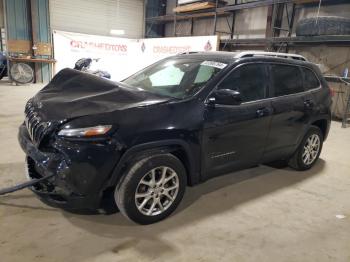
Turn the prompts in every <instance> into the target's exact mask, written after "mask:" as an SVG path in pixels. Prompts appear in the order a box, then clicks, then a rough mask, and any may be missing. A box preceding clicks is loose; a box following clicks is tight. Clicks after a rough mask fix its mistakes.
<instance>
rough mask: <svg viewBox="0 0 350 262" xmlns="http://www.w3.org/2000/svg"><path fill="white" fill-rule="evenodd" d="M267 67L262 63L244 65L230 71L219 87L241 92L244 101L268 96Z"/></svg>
mask: <svg viewBox="0 0 350 262" xmlns="http://www.w3.org/2000/svg"><path fill="white" fill-rule="evenodd" d="M265 83H266V81H265V67H264V65H262V64H255V65H253V64H251V65H244V66H241V67H239V68H237V69H235V70H234V71H233V72H232V73H230V74H229V75H228V76H227V77H226V78H225V79H224V80H223V81H222V82H221V83H220V85H219V87H218V88H219V89H232V90H235V91H238V92H240V94H241V97H242V102H249V101H254V100H259V99H263V98H266V85H265Z"/></svg>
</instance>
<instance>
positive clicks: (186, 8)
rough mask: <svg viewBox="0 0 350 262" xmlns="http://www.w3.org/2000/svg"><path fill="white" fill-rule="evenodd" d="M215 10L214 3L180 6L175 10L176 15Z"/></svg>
mask: <svg viewBox="0 0 350 262" xmlns="http://www.w3.org/2000/svg"><path fill="white" fill-rule="evenodd" d="M210 8H215V3H213V2H199V3H193V4H188V5H180V6H177V7H175V8H174V9H173V11H174V12H175V13H186V12H192V11H197V10H203V9H210Z"/></svg>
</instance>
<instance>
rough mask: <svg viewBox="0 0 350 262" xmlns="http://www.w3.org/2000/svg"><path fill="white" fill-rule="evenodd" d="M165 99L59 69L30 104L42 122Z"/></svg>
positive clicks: (147, 103) (72, 70)
mask: <svg viewBox="0 0 350 262" xmlns="http://www.w3.org/2000/svg"><path fill="white" fill-rule="evenodd" d="M169 99H170V98H167V97H163V96H157V95H155V94H151V93H148V92H144V91H139V90H136V89H130V88H129V87H127V86H125V85H124V84H122V83H119V82H112V81H109V80H106V79H102V78H99V77H97V76H94V75H91V74H87V73H83V72H80V71H77V70H74V69H63V70H61V71H60V72H59V73H57V74H56V75H55V77H54V78H53V79H52V81H51V82H50V83H49V84H48V85H47V86H45V87H44V88H43V89H42V90H41V91H39V92H38V93H37V94H36V95H35V96H34V97H33V103H34V105H36V107H37V108H38V109H39V110H40V111H41V112H42V114H43V116H44V118H45V119H46V120H50V121H52V120H63V119H70V118H74V117H79V116H86V115H91V114H99V113H107V112H112V111H116V110H124V109H128V108H132V107H140V106H146V105H151V104H157V103H162V102H165V101H167V100H169Z"/></svg>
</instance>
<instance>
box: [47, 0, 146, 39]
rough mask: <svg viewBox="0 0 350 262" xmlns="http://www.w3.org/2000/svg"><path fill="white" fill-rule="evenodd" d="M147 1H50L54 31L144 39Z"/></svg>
mask: <svg viewBox="0 0 350 262" xmlns="http://www.w3.org/2000/svg"><path fill="white" fill-rule="evenodd" d="M143 2H144V1H143V0H74V1H72V0H50V19H51V28H52V29H56V30H62V31H70V32H77V33H85V34H97V35H110V30H111V29H117V30H124V31H125V35H124V36H125V37H130V38H139V37H142V33H143V24H144V22H143V21H144V18H143V15H144V11H143V5H144V4H143Z"/></svg>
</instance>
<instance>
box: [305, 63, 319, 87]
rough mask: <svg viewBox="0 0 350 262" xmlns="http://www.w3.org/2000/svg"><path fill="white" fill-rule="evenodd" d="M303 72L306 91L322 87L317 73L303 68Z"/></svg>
mask: <svg viewBox="0 0 350 262" xmlns="http://www.w3.org/2000/svg"><path fill="white" fill-rule="evenodd" d="M302 71H303V73H304V88H305V90H311V89H315V88H318V87H319V86H320V82H319V81H318V78H317V77H316V76H315V73H314V72H312V71H311V70H310V69H308V68H302Z"/></svg>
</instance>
